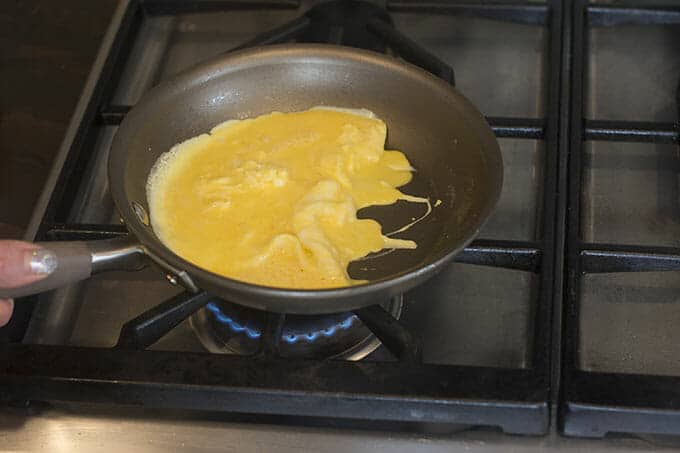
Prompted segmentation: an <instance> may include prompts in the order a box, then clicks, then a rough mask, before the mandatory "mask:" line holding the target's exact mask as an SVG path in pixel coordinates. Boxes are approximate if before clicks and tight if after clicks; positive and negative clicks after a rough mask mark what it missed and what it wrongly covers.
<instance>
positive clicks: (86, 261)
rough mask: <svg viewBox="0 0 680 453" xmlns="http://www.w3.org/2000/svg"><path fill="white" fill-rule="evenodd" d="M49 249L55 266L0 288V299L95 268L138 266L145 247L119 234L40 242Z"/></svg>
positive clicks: (72, 280)
mask: <svg viewBox="0 0 680 453" xmlns="http://www.w3.org/2000/svg"><path fill="white" fill-rule="evenodd" d="M38 245H40V246H41V247H44V248H45V249H46V250H48V251H49V252H51V253H50V254H49V255H48V256H49V258H48V259H49V260H53V261H51V262H50V265H53V266H56V267H55V269H54V270H53V271H52V272H51V273H50V275H48V276H47V277H45V278H44V279H42V280H39V281H37V282H33V283H29V284H27V285H22V286H17V287H14V288H0V299H7V298H15V297H23V296H30V295H31V294H38V293H41V292H44V291H49V290H51V289H55V288H59V287H61V286H64V285H67V284H69V283H75V282H77V281H80V280H84V279H86V278H88V277H89V276H90V275H92V274H95V273H97V272H102V271H108V270H114V269H117V270H137V269H140V268H142V267H143V266H144V264H145V263H144V255H145V253H144V248H143V247H142V246H141V245H140V244H139V243H138V242H136V241H135V240H134V239H132V238H130V237H128V236H125V237H122V238H115V239H106V240H101V241H72V242H39V243H38Z"/></svg>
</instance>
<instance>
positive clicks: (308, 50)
mask: <svg viewBox="0 0 680 453" xmlns="http://www.w3.org/2000/svg"><path fill="white" fill-rule="evenodd" d="M329 57H332V60H333V61H335V60H343V61H347V62H350V61H354V62H357V61H359V62H362V63H364V64H373V65H380V66H386V67H388V68H389V69H390V70H392V71H397V72H400V73H408V74H407V76H408V77H411V78H413V77H417V78H419V79H420V81H421V82H423V83H425V84H427V85H429V86H430V87H431V88H432V89H433V90H438V91H443V92H444V93H443V94H445V95H447V96H454V97H456V98H457V101H459V102H460V103H461V105H462V107H463V108H465V110H466V115H465V117H466V119H468V121H469V122H470V123H473V124H471V126H473V127H475V128H476V129H477V130H476V131H475V137H476V138H477V139H478V140H479V142H480V145H481V146H483V147H485V148H487V149H488V151H487V152H486V153H485V155H490V156H491V157H492V160H495V162H489V163H488V165H489V166H496V167H497V170H498V171H497V172H496V173H497V174H498V178H497V180H496V182H495V184H494V187H493V189H494V192H493V193H492V194H491V195H490V196H489V197H488V198H487V199H486V200H485V205H484V207H483V209H482V212H481V213H480V215H479V219H478V220H477V221H476V222H475V223H474V224H473V228H471V231H470V232H469V233H468V234H467V235H466V237H465V238H464V240H461V241H458V242H457V243H456V244H455V245H454V246H452V247H451V248H450V250H449V251H448V252H447V253H445V254H443V255H442V256H441V257H440V258H438V259H436V260H434V261H432V262H428V263H426V264H423V265H421V266H419V267H415V268H410V269H407V270H404V271H402V272H400V273H397V274H393V275H390V276H388V277H384V278H381V279H378V280H372V281H369V282H366V283H361V284H357V285H352V286H343V287H337V288H319V289H295V288H280V287H272V286H264V285H258V284H254V283H247V282H244V281H240V280H235V279H232V278H229V277H225V276H222V275H219V274H215V273H213V272H210V271H208V270H205V269H202V268H200V267H198V266H196V265H195V264H193V263H191V262H189V261H187V260H185V259H184V258H182V257H180V256H179V255H177V254H175V253H174V252H173V251H172V250H170V249H169V248H168V247H166V246H165V245H164V244H163V243H162V242H161V241H160V240H158V239H157V238H156V237H155V236H153V235H152V234H151V233H149V232H148V231H146V229H147V227H146V226H144V225H142V224H141V222H140V221H139V219H138V218H137V217H136V216H135V214H134V212H133V209H132V208H131V206H130V200H129V198H128V196H127V194H126V192H125V188H124V184H123V180H122V178H120V179H119V180H118V181H117V183H116V182H115V181H114V180H113V179H114V178H113V175H114V172H113V171H112V168H114V167H115V166H116V165H117V164H122V163H123V162H118V160H120V159H124V158H125V157H126V154H125V153H124V152H122V151H116V150H117V149H120V144H118V140H117V139H118V138H119V137H120V132H121V130H124V128H125V127H126V125H129V124H130V123H132V122H133V121H134V118H135V116H137V115H138V114H139V112H142V111H143V110H144V107H145V105H148V104H150V103H153V100H154V98H155V97H157V96H158V95H159V94H165V92H166V91H167V90H169V89H173V88H174V87H177V86H186V84H185V83H182V82H188V84H189V85H190V87H193V86H194V85H196V84H198V85H200V84H202V83H206V82H208V81H210V80H211V79H213V78H214V77H218V76H222V75H224V74H228V73H230V72H235V71H240V70H243V69H246V68H251V67H256V66H258V65H259V64H262V62H263V61H266V63H267V64H272V63H276V62H277V61H280V62H281V63H286V62H287V63H289V62H290V60H291V58H295V59H296V61H303V60H304V61H313V60H324V61H325V62H328V60H329ZM272 58H273V59H274V61H272ZM185 89H186V88H185ZM189 89H191V88H189ZM469 113H473V114H474V116H472V115H470V114H469ZM492 148H493V149H492ZM502 169H503V163H502V156H501V153H500V148H499V145H498V142H497V140H496V138H495V136H494V134H493V132H492V131H491V128H490V127H489V125H488V123H487V122H486V119H485V118H484V116H483V115H482V114H481V113H480V112H479V111H478V109H477V108H476V107H475V106H474V104H472V103H471V102H470V101H469V100H468V99H466V98H465V97H464V96H463V95H462V94H460V93H459V92H458V91H457V90H456V89H455V88H454V87H452V86H451V85H449V84H447V83H446V82H444V81H442V80H441V79H439V78H437V77H435V76H434V75H432V74H430V73H428V72H426V71H425V70H423V69H421V68H419V67H417V66H414V65H411V64H410V63H407V62H403V61H401V60H398V59H396V58H394V57H390V56H387V55H384V54H381V53H377V52H373V51H368V50H363V49H356V48H352V47H345V46H338V45H330V44H277V45H270V46H263V47H258V48H252V49H245V50H240V51H237V52H232V53H228V54H224V55H221V56H219V57H217V58H214V59H212V60H209V61H205V62H202V63H199V64H198V65H195V66H193V67H191V68H189V69H187V70H185V71H183V72H181V73H179V74H177V75H175V76H174V77H171V78H169V79H168V80H166V81H164V82H162V83H161V84H159V85H158V86H156V87H154V88H152V89H151V90H150V91H148V92H147V93H146V94H145V95H143V97H142V98H141V99H140V101H139V102H138V103H137V105H135V107H133V108H132V109H131V110H130V112H129V113H128V114H127V115H126V117H125V118H124V120H123V122H122V123H121V124H120V127H119V130H118V131H117V133H116V137H114V140H113V143H112V146H111V153H110V155H109V161H108V169H107V170H108V178H109V184H110V188H111V195H112V198H113V201H114V204H115V206H116V208H117V209H118V211H119V213H120V214H121V217H122V218H123V220H124V222H125V224H126V226H127V228H128V230H129V232H130V234H131V235H133V236H134V237H135V238H136V239H137V240H138V241H139V242H140V243H141V244H142V245H143V246H144V247H146V248H148V249H149V250H150V251H151V252H152V253H151V254H149V255H150V256H151V257H152V259H154V260H156V257H160V258H161V259H162V260H164V261H166V262H167V263H168V264H170V265H171V266H173V267H176V268H177V269H179V270H183V271H186V272H187V273H188V274H189V275H190V276H191V277H192V278H193V277H194V276H195V277H197V279H198V280H201V281H208V282H209V283H210V284H211V285H215V286H220V287H228V288H229V289H230V290H234V291H236V292H238V293H240V294H246V293H247V294H249V295H251V296H252V297H253V298H265V299H277V298H281V297H285V298H297V299H301V300H312V299H315V300H318V299H338V298H341V299H355V298H361V297H362V296H370V295H372V294H374V293H378V292H382V291H385V290H387V289H389V288H390V287H393V286H397V285H399V286H402V287H407V289H410V288H412V287H414V286H416V285H418V284H419V283H420V281H421V278H418V277H423V278H424V277H426V276H431V275H434V273H435V272H436V270H437V269H440V268H441V267H442V265H443V264H444V263H446V262H449V261H450V260H451V259H452V258H453V257H454V256H455V255H457V254H458V253H459V252H460V251H462V250H463V249H464V248H465V247H466V246H467V245H469V243H470V242H472V241H473V240H474V238H475V237H476V236H477V235H478V233H479V231H480V230H481V228H482V227H483V226H484V224H485V223H486V222H487V220H488V219H489V217H490V214H491V212H492V211H493V209H494V207H495V206H496V204H497V202H498V199H499V198H500V193H501V188H502V184H503V171H502ZM156 261H157V260H156ZM157 262H158V261H157ZM159 264H160V265H161V266H162V267H166V266H164V263H162V262H160V263H159ZM408 283H413V284H412V285H410V286H409V285H408ZM400 292H401V291H400ZM364 305H368V304H367V303H359V304H358V305H356V306H355V307H353V308H358V307H360V306H364ZM287 311H289V312H295V311H290V310H287Z"/></svg>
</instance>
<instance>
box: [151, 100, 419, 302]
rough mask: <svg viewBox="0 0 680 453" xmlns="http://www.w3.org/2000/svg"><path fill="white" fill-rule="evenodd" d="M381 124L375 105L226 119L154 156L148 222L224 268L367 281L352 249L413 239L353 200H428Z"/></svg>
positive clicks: (242, 273)
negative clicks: (393, 234) (364, 214)
mask: <svg viewBox="0 0 680 453" xmlns="http://www.w3.org/2000/svg"><path fill="white" fill-rule="evenodd" d="M386 134H387V129H386V126H385V123H384V122H383V121H381V120H380V119H378V118H377V117H376V116H375V115H373V114H372V113H371V112H369V111H368V110H348V109H337V108H327V107H317V108H313V109H310V110H306V111H302V112H293V113H279V112H274V113H270V114H267V115H263V116H260V117H257V118H253V119H246V120H230V121H226V122H224V123H222V124H220V125H218V126H216V127H215V128H213V129H212V130H211V131H210V134H202V135H199V136H198V137H194V138H191V139H189V140H187V141H185V142H182V143H180V144H178V145H176V146H174V147H173V148H172V149H171V150H170V151H169V152H167V153H165V154H163V155H162V156H161V157H160V158H159V159H158V161H157V162H156V164H155V165H154V167H153V168H152V170H151V173H150V176H149V179H148V184H147V196H148V200H149V209H150V216H151V223H152V227H153V229H154V231H155V232H156V234H157V235H158V237H159V239H160V240H161V241H162V242H163V243H164V244H165V245H166V246H167V247H169V248H170V249H171V250H173V251H174V252H175V253H177V254H178V255H179V256H181V257H183V258H184V259H186V260H188V261H190V262H192V263H194V264H195V265H197V266H199V267H201V268H204V269H207V270H209V271H211V272H214V273H216V274H220V275H223V276H225V277H230V278H234V279H238V280H242V281H244V282H249V283H256V284H260V285H265V286H273V287H280V288H299V289H302V288H307V289H311V288H332V287H339V286H347V285H352V284H356V283H361V281H359V280H354V279H352V278H350V276H349V275H348V273H347V266H348V264H349V263H350V261H353V260H356V259H358V258H361V257H363V256H366V255H367V254H369V253H371V252H377V251H379V250H382V249H384V248H415V247H416V243H415V242H413V241H409V240H401V239H393V238H390V237H387V236H386V235H383V233H382V231H381V226H380V224H379V223H378V222H376V221H375V220H370V219H358V218H357V216H356V213H357V210H359V209H361V208H364V207H366V206H373V205H389V204H392V203H395V202H396V201H397V200H400V199H402V200H407V201H416V202H427V203H428V211H429V202H428V200H426V199H423V198H418V197H413V196H409V195H406V194H403V193H402V192H400V191H399V190H398V189H397V187H399V186H402V185H404V184H406V183H407V182H409V181H410V180H411V177H412V175H411V173H412V171H413V168H411V165H410V164H409V161H408V160H407V159H406V157H405V156H404V154H402V153H401V152H399V151H386V150H385V149H384V145H385V137H386Z"/></svg>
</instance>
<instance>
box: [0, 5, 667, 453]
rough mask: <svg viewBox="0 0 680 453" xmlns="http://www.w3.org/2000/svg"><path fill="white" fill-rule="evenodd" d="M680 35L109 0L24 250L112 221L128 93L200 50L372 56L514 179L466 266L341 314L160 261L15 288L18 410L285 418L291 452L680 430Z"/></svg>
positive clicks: (406, 9) (13, 400)
mask: <svg viewBox="0 0 680 453" xmlns="http://www.w3.org/2000/svg"><path fill="white" fill-rule="evenodd" d="M679 33H680V6H678V5H677V3H676V2H671V1H667V2H663V1H659V2H654V3H653V4H652V3H651V2H643V1H638V2H626V3H623V2H602V3H588V2H585V1H582V0H575V1H564V2H563V1H558V0H555V1H548V2H540V1H528V2H527V1H524V2H520V1H513V0H509V1H496V2H486V1H485V2H465V1H457V0H449V1H431V2H417V1H330V2H319V1H288V0H282V1H274V0H272V1H259V0H252V1H248V0H241V1H222V0H212V1H211V0H190V1H177V0H144V1H142V0H126V1H121V4H120V6H119V8H118V10H117V13H116V15H115V17H114V18H113V20H112V24H111V26H110V29H109V31H108V33H107V35H106V38H105V40H104V42H103V44H102V48H101V50H100V54H99V56H98V59H97V61H96V62H95V65H94V68H93V71H92V74H91V77H90V79H89V81H88V84H87V86H86V88H85V90H84V93H83V96H82V99H81V101H80V103H79V106H78V108H77V111H76V112H75V115H74V117H73V121H72V124H71V127H70V129H69V131H68V133H67V135H66V137H65V140H64V143H63V146H62V149H61V150H60V153H59V156H58V158H57V162H56V165H55V167H54V170H53V172H52V175H51V178H50V180H49V181H48V184H47V186H46V189H45V192H44V194H43V197H42V199H41V203H40V204H39V205H38V206H37V208H36V211H35V215H34V218H33V221H32V223H31V227H30V228H29V233H28V237H27V239H30V240H90V239H100V238H111V237H117V236H121V235H124V234H126V230H125V226H124V225H122V224H121V222H120V219H119V217H118V215H117V214H116V211H115V208H114V207H113V203H112V200H111V198H110V195H109V192H108V184H107V177H106V161H107V156H108V149H109V146H110V144H111V141H112V139H113V136H114V135H115V132H116V129H117V126H118V124H120V122H121V121H122V119H123V118H124V117H125V114H126V113H127V111H128V110H129V109H130V107H131V106H132V105H134V104H135V103H136V102H137V100H138V99H139V98H140V96H141V95H142V94H143V93H144V92H146V91H147V90H148V89H149V88H151V87H152V86H154V85H155V84H157V83H158V82H160V81H161V80H163V79H165V78H167V77H170V76H172V75H173V74H176V73H177V72H179V71H181V70H183V69H186V68H188V67H190V66H192V65H194V64H197V63H199V62H201V61H202V60H205V59H208V58H210V57H213V56H216V55H218V54H220V53H223V52H228V51H233V50H235V49H240V48H246V47H252V46H261V45H267V44H274V43H281V42H324V43H330V44H337V45H347V46H355V47H362V48H366V49H370V50H373V51H378V52H385V53H388V54H390V55H393V56H394V57H395V58H402V59H404V60H406V61H408V62H409V63H412V64H415V65H418V66H421V67H423V68H424V69H426V70H428V71H430V72H431V73H433V74H434V75H436V76H438V77H440V78H442V79H444V80H445V81H447V82H448V83H451V84H453V85H455V86H456V87H457V89H458V90H459V91H461V92H462V93H463V94H464V95H465V96H466V97H468V98H469V99H470V100H471V101H472V102H473V103H474V104H475V105H477V106H478V108H479V109H480V110H481V111H482V112H483V113H484V114H485V115H486V117H487V120H488V122H489V124H490V125H491V126H492V129H493V130H494V132H495V134H496V136H497V137H498V139H499V143H500V145H501V150H502V153H503V160H504V166H505V174H504V187H503V192H502V195H501V199H500V201H499V204H498V207H497V209H496V211H495V213H494V214H493V216H492V218H491V219H490V220H489V221H488V223H487V224H486V225H485V227H484V228H483V230H482V231H481V233H480V235H479V239H477V240H475V241H474V242H473V243H472V244H471V245H470V246H468V247H467V248H466V249H465V250H464V251H463V252H462V253H461V254H460V255H459V256H458V257H457V258H456V262H455V263H454V264H452V265H450V266H449V267H448V268H447V269H446V270H445V271H443V272H442V273H441V274H440V275H438V276H437V277H435V278H434V279H433V280H431V281H429V282H427V283H425V284H423V285H422V286H420V287H418V288H416V289H415V290H413V291H410V292H408V293H406V294H403V295H402V296H400V297H398V298H395V299H393V300H385V301H380V300H377V301H375V305H374V306H371V307H368V308H365V309H360V310H356V311H354V312H351V313H338V314H334V315H326V316H299V315H281V314H276V313H267V312H261V311H257V310H253V309H249V308H245V307H242V306H238V305H235V304H232V303H230V302H229V301H224V300H220V299H217V298H215V297H213V296H211V295H210V294H206V293H203V292H201V293H196V294H193V293H189V292H185V291H182V290H181V289H180V288H179V287H177V286H174V285H173V284H171V282H169V281H168V279H166V276H165V275H164V274H163V273H162V272H161V270H160V269H158V268H156V267H155V266H153V265H149V266H148V267H147V268H145V269H143V270H141V271H138V272H131V273H126V272H111V273H107V274H100V275H97V276H95V277H93V278H91V279H90V280H88V281H86V282H83V283H80V284H76V285H72V286H69V287H66V288H62V289H59V290H56V291H53V292H51V293H47V294H43V295H40V296H37V297H31V298H25V299H23V300H20V301H18V302H17V304H16V315H15V317H14V319H13V320H12V322H11V323H10V324H9V325H8V326H7V327H5V328H3V329H0V398H1V399H0V401H2V402H4V403H6V404H7V407H11V408H12V409H7V411H8V413H9V414H11V415H7V417H10V418H11V417H15V418H16V417H18V418H19V419H21V420H30V422H26V423H29V425H30V426H35V427H40V426H42V425H41V421H45V420H47V421H48V422H49V421H54V420H50V418H49V417H50V416H49V415H28V416H27V415H26V414H25V412H26V411H28V412H29V413H35V412H36V411H37V412H38V413H39V414H43V413H44V414H52V413H55V414H60V415H59V416H60V417H61V419H62V420H69V421H70V422H71V423H74V425H73V426H81V425H79V423H83V420H90V418H86V417H91V419H93V420H99V421H100V422H101V421H102V420H105V421H107V423H108V422H110V421H112V420H117V421H116V422H115V423H125V422H126V420H127V421H129V420H146V421H139V423H141V424H144V423H146V425H144V426H146V427H147V428H146V429H148V430H149V431H150V432H157V431H158V430H160V429H161V428H159V426H164V424H171V425H172V426H174V427H175V428H173V429H175V430H176V432H180V433H188V431H189V427H192V428H191V429H194V430H197V431H201V430H206V429H208V427H206V425H205V424H204V423H206V420H209V422H210V423H215V422H216V420H217V421H219V422H220V423H223V424H224V426H223V427H224V431H223V434H224V435H230V436H232V437H233V439H236V438H239V436H242V435H245V433H248V432H251V431H258V432H260V434H261V436H263V437H262V438H264V439H270V440H269V441H268V442H271V443H269V444H265V445H268V446H269V447H271V448H275V447H273V445H276V441H275V440H272V439H274V438H275V437H276V436H275V435H274V434H272V432H273V431H267V429H268V428H266V426H274V425H275V426H279V427H280V428H275V429H274V428H271V429H272V430H274V431H276V432H278V433H286V432H289V433H295V435H296V436H301V437H295V441H294V442H293V441H290V439H289V441H290V442H288V443H285V445H284V444H279V445H283V446H284V448H283V449H285V448H289V449H291V450H294V449H295V446H296V445H297V446H298V447H301V448H308V447H309V446H310V445H318V444H317V442H321V440H320V439H322V438H324V439H327V438H328V436H330V437H333V435H329V434H328V433H329V431H327V430H328V429H329V428H342V429H343V430H345V431H341V434H338V436H339V437H340V438H343V436H344V435H345V434H347V435H350V433H351V436H354V437H351V439H352V440H347V439H346V440H345V441H344V442H346V443H342V442H343V441H339V440H337V439H336V441H337V442H339V443H337V445H332V446H329V445H328V444H325V445H326V446H325V447H324V448H322V449H323V451H336V450H337V451H341V450H342V451H347V449H348V448H351V445H353V442H354V441H356V439H358V438H364V439H369V440H367V441H366V442H368V444H370V445H374V444H371V442H374V443H375V442H378V444H379V440H376V439H381V436H388V438H389V439H391V440H390V441H389V442H392V441H393V440H394V439H400V440H401V441H403V443H402V444H400V443H398V442H397V443H391V444H389V445H388V443H386V444H384V445H386V446H388V447H390V446H391V447H390V448H405V449H408V450H409V451H412V450H413V448H415V447H416V446H420V447H422V448H423V449H429V448H431V449H432V450H435V449H438V448H439V447H442V448H444V449H447V450H448V451H451V449H455V448H460V449H477V450H479V451H492V450H495V449H499V450H503V449H506V448H507V447H509V446H510V445H515V446H516V447H517V448H522V449H543V448H549V449H583V448H587V449H602V450H607V449H612V450H622V449H629V450H636V449H645V448H648V447H649V443H650V442H651V443H656V444H661V445H667V444H676V443H677V442H678V439H680V347H679V345H680V333H678V332H680V329H678V327H677V326H680V304H679V301H680V299H679V297H680V296H679V295H680V285H678V283H677V278H676V277H677V271H678V270H680V197H679V196H678V191H679V190H680V189H679V187H680V185H679V184H680V179H679V178H678V170H680V161H679V159H680V156H678V118H679V116H680V111H679V109H680V91H678V89H679V87H678V83H679V81H680V40H678V39H677V36H679ZM45 403H47V406H46V405H45ZM17 406H19V407H22V408H23V409H17ZM26 406H28V409H25V407H26ZM134 406H141V407H142V408H143V410H141V411H140V410H139V409H138V408H135V407H134ZM35 408H38V409H35ZM43 411H44V412H43ZM21 417H28V418H21ZM45 417H47V418H45ZM145 417H147V418H145ZM148 417H151V418H152V419H153V420H149V419H148ZM1 420H2V417H0V421H1ZM12 420H14V419H12ZM156 421H157V422H158V423H160V425H154V423H155V422H156ZM243 422H247V423H248V425H240V424H238V425H234V423H243ZM112 423H113V422H112ZM263 423H264V424H267V425H262V424H263ZM45 426H46V425H45ZM106 426H108V425H106V424H102V425H101V429H106ZM235 426H236V427H240V428H239V429H242V430H243V431H241V432H240V434H236V431H234V429H235V428H234V427H235ZM212 428H215V426H212ZM212 428H211V429H212ZM357 428H361V429H368V430H371V431H366V432H364V433H363V434H362V433H359V434H357V432H356V431H354V430H356V429H357ZM35 429H39V428H35ZM286 430H289V431H286ZM324 430H326V431H324ZM265 431H266V432H265ZM342 433H345V434H342ZM369 433H370V434H369ZM381 433H383V434H381ZM384 433H390V434H384ZM395 433H399V434H395ZM404 433H418V434H417V436H420V437H418V439H421V438H422V439H425V441H426V443H425V444H421V445H419V444H418V442H416V444H413V443H412V442H411V441H412V439H413V438H412V437H408V435H406V434H404ZM186 435H187V436H189V434H186ZM282 435H283V436H284V437H285V434H282ZM513 435H523V436H521V437H517V436H513ZM272 436H274V437H272ZM305 436H306V437H305ZM324 436H326V437H324ZM394 436H398V437H394ZM399 436H401V437H399ZM404 436H406V437H404ZM442 436H444V437H442ZM668 436H670V437H668ZM675 436H678V437H675ZM245 437H248V436H247V435H245ZM578 437H588V438H603V437H607V440H597V441H581V440H575V438H578ZM383 438H384V437H383ZM233 439H232V440H233ZM305 439H306V440H305ZM370 439H373V440H370ZM409 439H410V440H409ZM435 440H436V442H435ZM187 441H194V440H192V438H190V437H187ZM16 442H17V445H22V444H20V443H19V440H16ZM196 442H198V444H200V445H206V444H205V440H201V441H200V442H199V441H196ZM385 442H388V441H387V440H386V441H385ZM429 442H435V444H436V445H435V444H430V443H429ZM198 444H197V445H198ZM425 445H428V446H427V447H426V446H425ZM433 445H434V446H433ZM374 446H375V445H374ZM255 448H259V447H257V445H256V443H253V444H244V447H243V448H242V449H243V450H249V449H255Z"/></svg>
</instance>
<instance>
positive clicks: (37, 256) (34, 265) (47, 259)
mask: <svg viewBox="0 0 680 453" xmlns="http://www.w3.org/2000/svg"><path fill="white" fill-rule="evenodd" d="M30 253H31V255H30V259H29V262H28V266H29V268H30V270H31V272H32V273H34V274H39V275H47V274H51V273H52V272H54V270H55V269H56V268H57V264H58V262H57V255H55V254H54V252H52V251H51V250H47V249H38V250H33V251H31V252H30Z"/></svg>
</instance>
